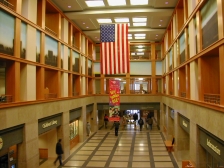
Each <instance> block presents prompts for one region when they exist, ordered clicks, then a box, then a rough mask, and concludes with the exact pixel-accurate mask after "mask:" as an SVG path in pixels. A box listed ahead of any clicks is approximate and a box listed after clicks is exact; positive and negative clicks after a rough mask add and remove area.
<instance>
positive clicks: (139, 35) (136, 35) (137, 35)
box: [135, 34, 145, 37]
mask: <svg viewBox="0 0 224 168" xmlns="http://www.w3.org/2000/svg"><path fill="white" fill-rule="evenodd" d="M144 36H145V34H135V37H144Z"/></svg>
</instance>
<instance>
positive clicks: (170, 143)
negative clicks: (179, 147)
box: [164, 138, 175, 152]
mask: <svg viewBox="0 0 224 168" xmlns="http://www.w3.org/2000/svg"><path fill="white" fill-rule="evenodd" d="M174 142H175V138H173V139H172V141H164V143H165V146H166V149H167V151H168V152H172V150H173V145H174Z"/></svg>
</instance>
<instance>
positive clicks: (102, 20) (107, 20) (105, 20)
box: [97, 19, 112, 23]
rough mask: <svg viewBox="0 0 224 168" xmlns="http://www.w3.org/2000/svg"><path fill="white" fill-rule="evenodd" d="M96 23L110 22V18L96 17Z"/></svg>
mask: <svg viewBox="0 0 224 168" xmlns="http://www.w3.org/2000/svg"><path fill="white" fill-rule="evenodd" d="M97 21H98V23H112V20H111V19H97Z"/></svg>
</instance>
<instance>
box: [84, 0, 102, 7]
mask: <svg viewBox="0 0 224 168" xmlns="http://www.w3.org/2000/svg"><path fill="white" fill-rule="evenodd" d="M85 2H86V5H87V6H88V7H98V6H105V4H104V2H103V0H96V1H85Z"/></svg>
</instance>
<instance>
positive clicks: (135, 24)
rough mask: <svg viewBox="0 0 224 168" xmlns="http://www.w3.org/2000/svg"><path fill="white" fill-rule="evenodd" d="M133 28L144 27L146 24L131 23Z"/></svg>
mask: <svg viewBox="0 0 224 168" xmlns="http://www.w3.org/2000/svg"><path fill="white" fill-rule="evenodd" d="M133 26H146V23H133Z"/></svg>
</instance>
